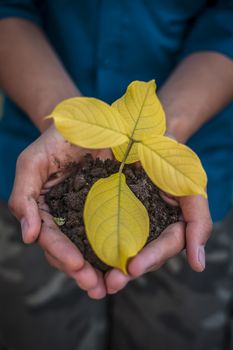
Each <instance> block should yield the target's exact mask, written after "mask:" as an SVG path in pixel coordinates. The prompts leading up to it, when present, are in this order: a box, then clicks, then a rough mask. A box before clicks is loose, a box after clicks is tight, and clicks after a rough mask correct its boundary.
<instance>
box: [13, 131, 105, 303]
mask: <svg viewBox="0 0 233 350" xmlns="http://www.w3.org/2000/svg"><path fill="white" fill-rule="evenodd" d="M87 152H88V153H91V154H92V156H93V157H94V158H95V157H100V158H102V159H103V158H110V157H111V151H110V150H98V151H91V152H90V150H86V149H83V148H80V147H76V146H73V145H71V144H69V143H68V142H67V141H65V140H64V139H63V138H62V137H61V135H60V134H59V133H58V132H57V131H56V129H55V127H54V126H51V127H49V128H48V129H47V130H46V131H45V132H44V133H43V134H42V135H41V136H40V137H39V138H38V139H37V140H36V141H35V142H34V143H32V144H31V145H30V146H29V147H27V148H26V149H25V150H24V151H23V152H22V153H21V155H20V156H19V158H18V160H17V166H16V176H15V182H14V188H13V191H12V194H11V197H10V200H9V207H10V209H11V211H12V212H13V214H14V215H15V216H16V218H17V219H18V220H19V221H20V222H21V227H22V236H23V241H24V242H25V243H33V242H35V241H37V242H38V243H39V245H40V246H41V247H42V249H43V250H44V252H45V256H46V258H47V260H48V261H49V263H50V264H51V265H52V266H54V267H56V268H57V269H59V270H61V271H64V272H66V273H67V274H68V275H69V276H71V277H72V278H74V279H75V281H76V282H77V283H78V285H79V286H80V287H81V288H82V289H84V290H86V291H87V293H88V294H89V296H90V297H92V298H96V299H98V298H102V297H104V296H105V294H106V288H105V285H104V280H103V276H102V274H101V273H100V272H99V271H96V270H95V269H94V268H93V267H92V266H91V265H90V264H89V263H88V262H87V261H84V258H83V257H82V254H81V253H80V252H79V250H78V249H77V248H76V246H75V245H74V244H73V243H72V242H71V241H70V240H69V239H68V238H67V237H66V236H65V235H64V234H63V233H62V232H61V231H60V230H59V228H58V227H57V226H56V225H55V223H54V222H53V220H52V217H51V215H49V213H48V212H47V210H45V203H44V200H43V194H44V193H45V192H46V191H48V190H49V189H50V188H51V187H52V186H54V185H55V184H56V183H58V182H60V181H61V180H62V179H63V178H64V177H65V176H67V174H68V172H69V168H67V164H69V163H71V162H74V161H75V162H78V161H80V160H81V159H82V158H83V156H84V155H85V154H86V153H87Z"/></svg>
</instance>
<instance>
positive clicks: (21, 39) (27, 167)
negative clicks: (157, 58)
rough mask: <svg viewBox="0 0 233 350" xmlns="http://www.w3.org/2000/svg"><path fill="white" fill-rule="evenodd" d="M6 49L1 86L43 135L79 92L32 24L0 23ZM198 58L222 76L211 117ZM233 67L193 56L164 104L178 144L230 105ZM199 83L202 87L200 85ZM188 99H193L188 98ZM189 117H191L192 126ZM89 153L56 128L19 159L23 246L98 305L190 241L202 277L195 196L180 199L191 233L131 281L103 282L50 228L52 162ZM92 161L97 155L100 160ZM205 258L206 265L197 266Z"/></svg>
mask: <svg viewBox="0 0 233 350" xmlns="http://www.w3.org/2000/svg"><path fill="white" fill-rule="evenodd" d="M0 42H1V49H0V84H1V86H2V87H3V89H4V90H5V91H6V92H7V94H8V95H9V96H10V97H11V98H12V99H13V100H14V101H15V102H16V103H17V105H18V106H19V107H20V108H21V109H22V110H24V111H25V112H26V113H27V114H28V115H29V117H30V118H31V119H32V121H33V122H34V123H35V125H37V127H38V128H39V129H40V130H41V131H44V130H45V129H46V128H47V126H46V125H45V124H44V122H43V117H44V116H45V115H48V114H49V113H50V112H51V110H52V109H53V108H54V106H55V105H56V104H57V103H58V102H60V101H61V100H63V99H65V98H68V97H72V96H77V94H79V92H78V90H77V88H76V87H75V86H74V84H73V82H72V80H71V78H70V77H69V76H68V74H67V73H66V72H65V70H64V67H63V66H62V65H61V63H60V62H59V60H58V58H57V57H56V55H55V53H54V52H53V50H52V49H51V47H50V46H49V44H48V42H47V41H46V39H45V37H44V35H43V33H42V32H41V30H40V29H39V28H38V27H37V26H35V25H34V24H33V23H31V22H29V21H26V20H20V19H15V18H14V19H6V20H2V21H1V22H0ZM213 55H214V56H213ZM215 56H217V57H215ZM197 57H199V58H198V59H199V62H200V61H201V60H202V59H204V62H205V64H206V62H209V60H210V61H211V62H212V69H211V70H210V67H209V65H208V67H207V68H208V74H207V71H205V74H206V75H208V77H209V76H210V75H214V74H215V75H216V74H218V75H219V78H218V79H220V80H221V89H220V91H218V92H217V93H218V94H217V96H216V99H215V101H214V104H215V105H216V107H215V108H216V109H214V110H213V111H212V110H210V111H208V110H206V106H207V105H211V104H213V96H215V94H216V90H217V89H216V84H215V86H214V84H212V80H211V78H210V77H209V78H208V79H207V77H206V79H204V82H203V83H205V84H206V89H207V90H208V92H209V93H208V94H207V95H204V96H205V98H204V97H203V96H202V95H201V94H199V93H198V91H199V90H200V86H199V83H200V80H201V78H202V77H203V74H204V73H203V72H202V69H201V70H200V71H199V70H198V67H197V66H196V65H195V64H194V67H196V68H195V69H196V70H197V71H196V72H195V75H194V68H193V64H191V62H192V60H193V59H194V60H195V59H196V58H197ZM207 58H208V59H207ZM215 58H216V59H217V61H216V59H215ZM215 61H216V63H215ZM193 63H194V62H193ZM231 63H232V62H231V61H230V60H229V59H227V58H226V57H224V56H221V55H218V54H210V53H208V54H206V53H202V54H199V56H197V55H192V56H190V57H188V58H187V59H186V60H185V61H183V63H181V65H180V66H179V67H178V68H177V70H176V71H175V73H174V75H173V76H171V78H170V79H169V80H168V81H167V83H166V84H165V85H164V87H163V88H162V89H161V91H160V94H161V95H160V96H161V100H162V102H163V105H164V108H165V111H166V112H167V116H168V131H169V132H171V133H173V134H174V135H175V137H177V138H178V140H179V141H182V140H186V139H187V138H188V137H189V136H190V135H191V134H192V133H193V132H194V131H195V130H196V129H197V128H198V127H199V126H200V125H202V124H203V123H204V122H205V121H206V120H207V119H208V118H211V117H212V116H213V114H212V115H211V113H215V110H219V109H221V108H222V107H223V106H224V104H226V103H227V102H229V101H228V100H227V101H226V100H225V97H222V96H229V93H228V90H229V85H230V86H231V84H230V83H229V81H230V79H229V76H230V74H226V77H225V75H224V76H223V74H222V70H224V71H225V68H226V65H228V66H230V65H231ZM187 64H188V66H187ZM216 64H217V68H216ZM185 67H186V68H185ZM229 69H230V68H229ZM175 74H176V75H175ZM198 75H199V77H198ZM224 77H225V79H224ZM194 78H195V81H196V84H194ZM174 79H175V80H176V81H177V82H179V89H181V87H182V86H183V92H182V94H181V90H179V89H178V86H177V84H174ZM216 79H217V77H216ZM225 80H226V81H225ZM207 82H209V83H208V84H207ZM209 84H210V85H209ZM212 89H213V90H214V91H213V92H212ZM203 90H205V89H204V88H203ZM188 91H190V94H188ZM231 91H232V89H231ZM184 94H187V95H186V96H187V97H189V98H186V99H185V98H183V97H184ZM181 97H182V98H181ZM229 100H230V98H229ZM201 101H202V103H201ZM198 106H199V109H198V108H197V107H198ZM192 107H193V108H192ZM194 107H195V108H194ZM194 110H195V111H196V113H193V115H192V119H191V115H190V111H194ZM186 111H187V112H186ZM185 113H188V118H187V123H186V119H185V117H186V114H185ZM202 118H203V119H202ZM183 120H185V123H184V122H183ZM191 120H192V123H191ZM179 121H182V122H179ZM188 121H190V124H188ZM179 123H180V125H179ZM186 124H187V125H189V127H188V126H186ZM182 125H184V127H183V126H182ZM178 126H179V127H178ZM85 151H86V150H83V149H80V148H78V147H75V146H72V145H69V144H68V143H66V142H65V141H64V140H63V139H62V137H61V136H60V135H59V134H58V133H57V132H56V130H55V129H54V126H51V127H49V128H48V129H47V130H46V131H45V132H44V133H43V134H42V136H41V137H40V138H38V139H37V140H36V141H35V142H34V143H33V144H32V145H30V146H29V147H28V148H27V149H26V150H24V151H23V152H22V153H21V155H20V157H19V159H18V161H17V169H16V177H15V183H14V188H13V192H12V195H11V198H10V202H9V204H10V207H11V209H12V212H13V213H14V215H15V216H16V217H17V218H18V219H19V220H21V224H22V233H23V239H24V241H25V242H26V243H31V242H33V241H35V240H37V239H38V242H39V244H40V245H41V246H42V248H43V249H44V250H45V253H46V256H47V258H48V260H49V262H50V263H51V264H52V265H53V266H55V267H57V268H58V269H60V270H63V271H65V272H66V273H67V274H69V275H70V276H72V277H73V278H74V279H75V280H76V281H77V283H78V284H79V286H80V287H81V288H83V289H84V290H86V291H87V293H88V295H89V296H90V297H92V298H96V299H98V298H102V297H104V296H105V295H106V290H107V292H108V293H114V292H117V291H118V290H120V289H121V288H123V287H124V286H125V285H126V284H127V282H128V281H129V280H130V279H132V278H134V277H137V276H140V275H141V274H143V273H145V272H147V271H150V270H151V269H156V268H158V267H160V266H161V265H162V263H163V262H165V261H166V259H168V258H169V257H171V256H173V255H175V254H177V253H178V252H179V251H181V250H182V249H183V248H184V246H185V240H186V248H187V255H188V261H189V263H190V265H191V266H192V268H193V269H195V270H196V271H202V270H203V269H204V248H203V247H204V245H205V243H206V240H207V238H208V236H209V232H210V230H211V219H210V216H209V211H208V204H207V202H206V201H204V200H203V199H202V198H201V197H199V196H197V197H195V196H191V197H186V198H181V199H179V203H180V205H181V207H183V216H184V219H185V221H186V226H185V225H184V223H178V224H176V226H172V225H171V226H170V227H169V228H168V229H167V230H165V231H164V233H163V234H162V235H161V236H160V237H159V238H158V240H157V241H156V244H153V242H152V243H151V244H150V245H148V246H147V247H146V248H145V249H144V250H142V252H140V253H139V254H138V255H137V256H136V257H135V258H134V259H132V260H131V261H130V263H129V267H128V270H129V273H130V275H128V276H125V275H123V274H122V273H121V272H120V271H119V270H115V269H113V270H112V271H111V272H110V273H109V274H107V276H106V278H105V283H104V281H103V276H101V275H100V274H98V273H96V271H95V270H94V269H92V268H91V266H90V265H89V264H88V263H86V262H84V260H83V258H82V256H81V254H80V253H79V252H78V250H77V249H76V248H75V247H74V246H73V245H72V243H71V242H69V241H68V240H66V239H65V236H64V235H62V234H61V232H60V231H59V230H58V229H57V228H56V226H53V225H52V222H51V221H50V222H49V218H48V216H47V215H46V213H44V212H43V211H42V212H39V210H38V205H37V201H38V198H39V197H40V194H41V192H42V191H43V190H44V189H45V188H49V187H50V186H52V185H53V184H54V183H52V182H51V181H49V176H50V175H51V174H53V173H55V172H56V171H59V173H60V174H61V177H62V176H63V173H62V170H61V169H58V168H57V161H56V162H55V161H54V160H55V157H56V160H57V159H59V160H60V162H61V165H63V164H65V163H66V162H67V161H71V160H79V159H81V158H82V156H83V154H84V153H85ZM93 155H94V156H96V153H95V154H93ZM99 155H100V156H102V157H105V156H109V155H110V153H109V151H107V150H105V151H104V150H102V151H100V154H98V156H99ZM58 180H59V179H58ZM24 184H27V185H24ZM185 208H186V209H185ZM41 217H43V219H44V223H43V224H41ZM188 226H189V229H188V232H187V227H188ZM193 231H195V235H194V236H193V235H192V234H191V233H193ZM198 252H201V254H199V253H198ZM200 256H201V260H200V259H198V257H199V258H200Z"/></svg>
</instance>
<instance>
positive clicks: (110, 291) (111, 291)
mask: <svg viewBox="0 0 233 350" xmlns="http://www.w3.org/2000/svg"><path fill="white" fill-rule="evenodd" d="M116 292H117V289H108V294H115V293H116Z"/></svg>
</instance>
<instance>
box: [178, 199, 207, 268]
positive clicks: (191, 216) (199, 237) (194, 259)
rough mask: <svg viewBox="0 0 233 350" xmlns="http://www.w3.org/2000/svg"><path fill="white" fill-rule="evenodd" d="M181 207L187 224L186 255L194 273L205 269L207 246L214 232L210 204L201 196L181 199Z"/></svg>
mask: <svg viewBox="0 0 233 350" xmlns="http://www.w3.org/2000/svg"><path fill="white" fill-rule="evenodd" d="M179 201H180V206H181V209H182V214H183V217H184V221H185V222H186V254H187V259H188V262H189V264H190V266H191V267H192V269H193V270H194V271H197V272H201V271H203V270H204V269H205V245H206V242H207V240H208V238H209V235H210V233H211V230H212V220H211V216H210V212H209V207H208V202H207V200H206V199H204V198H203V197H201V196H188V197H181V198H180V200H179Z"/></svg>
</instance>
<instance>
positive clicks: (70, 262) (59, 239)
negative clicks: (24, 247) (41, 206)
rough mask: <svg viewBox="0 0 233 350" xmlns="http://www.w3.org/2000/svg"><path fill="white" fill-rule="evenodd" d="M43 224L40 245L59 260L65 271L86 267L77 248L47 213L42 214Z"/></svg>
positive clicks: (42, 212)
mask: <svg viewBox="0 0 233 350" xmlns="http://www.w3.org/2000/svg"><path fill="white" fill-rule="evenodd" d="M40 213H41V214H40V215H41V217H42V220H43V224H42V228H41V232H40V236H39V239H38V243H39V245H40V246H41V247H42V248H43V249H44V250H45V251H47V252H48V253H49V254H50V255H51V256H52V257H53V258H55V259H56V260H58V261H59V262H60V264H61V266H62V269H63V270H64V271H66V272H67V271H70V272H75V271H78V270H80V269H81V268H82V267H83V266H84V259H83V256H82V254H81V253H80V252H79V250H78V249H77V247H76V246H75V245H74V244H73V243H72V242H71V241H70V239H69V238H68V237H67V236H65V235H64V234H63V233H62V232H61V231H60V230H59V229H58V227H57V225H56V224H55V223H54V222H53V220H52V218H51V216H50V215H49V214H48V213H47V212H46V211H41V212H40Z"/></svg>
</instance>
